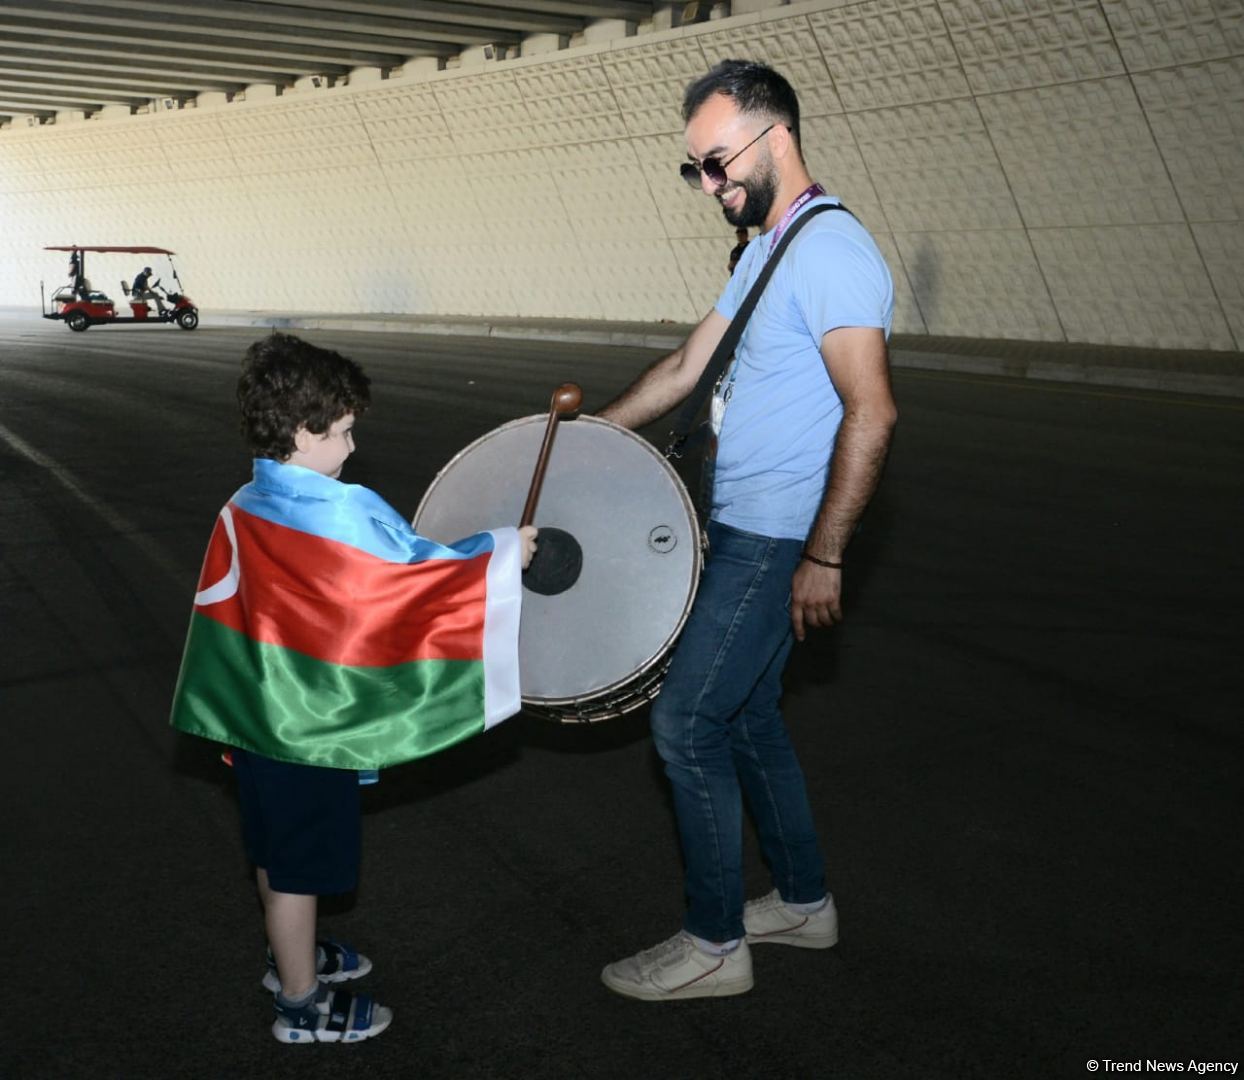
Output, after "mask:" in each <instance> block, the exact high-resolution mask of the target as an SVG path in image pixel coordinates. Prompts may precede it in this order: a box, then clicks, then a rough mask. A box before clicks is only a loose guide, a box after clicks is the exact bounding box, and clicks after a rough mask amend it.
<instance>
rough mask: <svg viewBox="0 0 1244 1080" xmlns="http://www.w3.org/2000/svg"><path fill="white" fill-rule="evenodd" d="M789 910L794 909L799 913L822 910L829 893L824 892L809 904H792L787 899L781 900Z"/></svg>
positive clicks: (827, 901) (808, 913)
mask: <svg viewBox="0 0 1244 1080" xmlns="http://www.w3.org/2000/svg"><path fill="white" fill-rule="evenodd" d="M783 903H785V904H786V906H787V907H788V908H790V909H791V911H796V912H798V913H799V914H800V915H815V914H816V913H817V912H818V911H824V910H825V905H826V904H828V903H829V893H826V894H825V895H824V896H822V897H821V898H820V899H819V900H814V901H812V903H810V904H792V903H790V902H789V901H783Z"/></svg>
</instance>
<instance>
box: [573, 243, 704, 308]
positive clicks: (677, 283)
mask: <svg viewBox="0 0 1244 1080" xmlns="http://www.w3.org/2000/svg"><path fill="white" fill-rule="evenodd" d="M581 273H582V275H583V278H584V279H586V281H587V282H588V283H589V284H590V286H591V288H593V289H594V290H595V292H596V295H597V297H598V298H599V300H600V304H601V310H602V311H603V312H604V314H603V315H602V316H601V317H602V318H606V319H636V318H637V319H650V320H653V321H657V320H660V319H670V320H672V321H673V322H696V321H698V320H699V318H700V316H701V315H703V314H704V312H702V311H697V310H695V308H694V307H693V306H692V303H691V298H690V295H689V293H688V290H687V284H686V281H685V279H684V278H683V275H682V273H681V271H680V270H679V266H678V261H677V259H676V258H675V256H674V251H673V249H672V247H671V246H670V245H669V244H651V243H647V242H644V241H634V242H628V241H621V240H615V241H609V242H602V243H600V244H598V245H596V246H594V247H593V249H592V258H591V259H590V260H588V261H587V262H586V263H585V264H584V265H583V267H582V268H581ZM628 312H636V313H638V314H628Z"/></svg>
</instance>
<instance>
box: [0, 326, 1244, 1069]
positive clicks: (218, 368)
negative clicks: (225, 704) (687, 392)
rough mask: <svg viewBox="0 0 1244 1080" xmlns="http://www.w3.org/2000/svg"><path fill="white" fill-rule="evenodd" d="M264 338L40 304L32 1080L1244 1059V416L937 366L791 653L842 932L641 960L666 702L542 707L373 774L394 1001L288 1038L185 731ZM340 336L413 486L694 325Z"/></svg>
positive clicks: (26, 1031)
mask: <svg viewBox="0 0 1244 1080" xmlns="http://www.w3.org/2000/svg"><path fill="white" fill-rule="evenodd" d="M258 334H259V332H258V331H255V330H253V329H213V328H212V327H211V326H210V325H204V327H203V328H202V329H200V330H199V331H197V332H195V333H192V334H188V333H183V332H181V331H179V330H176V329H174V328H171V327H149V328H136V329H127V328H120V327H112V328H96V329H92V330H91V331H89V332H88V333H86V334H81V335H75V334H72V333H70V332H69V331H68V330H67V329H66V328H64V327H63V326H61V325H59V324H47V323H42V322H39V321H38V320H37V319H35V320H25V321H19V320H8V321H3V322H0V476H2V477H3V482H2V483H0V507H2V511H3V512H2V513H0V633H2V634H3V648H2V650H0V770H3V772H2V777H3V782H2V784H0V792H2V795H0V799H2V802H0V806H2V808H3V829H2V832H0V837H2V844H0V867H2V868H3V873H2V874H0V881H2V884H0V898H2V899H3V909H2V911H0V918H2V922H0V925H2V927H3V941H4V943H3V947H0V958H2V962H3V970H4V984H5V991H6V993H5V994H4V996H3V998H0V1076H3V1077H4V1078H6V1080H43V1078H61V1077H64V1078H73V1080H77V1078H83V1080H96V1078H109V1080H111V1078H118V1080H147V1078H152V1080H164V1078H178V1080H179V1078H198V1077H204V1078H209V1077H210V1078H231V1080H237V1078H251V1077H254V1078H282V1077H293V1076H298V1077H332V1078H334V1080H347V1078H350V1077H367V1078H369V1080H376V1078H386V1077H421V1078H428V1080H442V1078H446V1080H449V1078H453V1080H457V1078H487V1080H491V1078H498V1080H500V1078H510V1077H513V1078H523V1080H540V1078H559V1080H560V1078H570V1080H573V1078H580V1077H582V1078H596V1077H602V1078H619V1080H632V1078H634V1080H646V1078H652V1080H682V1078H691V1080H698V1078H701V1077H703V1078H709V1077H712V1078H725V1080H734V1078H740V1080H750V1078H769V1077H773V1078H783V1080H786V1078H789V1080H804V1078H821V1077H835V1078H843V1080H857V1078H858V1080H864V1078H871V1077H877V1078H882V1080H897V1078H906V1077H912V1078H940V1077H954V1078H960V1077H991V1078H995V1077H996V1078H1006V1077H1023V1078H1027V1077H1034V1078H1046V1077H1050V1078H1058V1077H1078V1076H1082V1075H1085V1074H1086V1070H1087V1069H1089V1067H1090V1065H1089V1062H1090V1059H1091V1060H1092V1062H1093V1064H1096V1065H1097V1066H1098V1068H1099V1069H1100V1070H1101V1071H1103V1072H1109V1071H1110V1066H1109V1064H1108V1063H1111V1062H1113V1063H1116V1064H1117V1063H1120V1062H1127V1063H1131V1062H1137V1061H1141V1062H1144V1061H1147V1060H1150V1059H1152V1060H1155V1061H1162V1062H1173V1063H1181V1064H1183V1065H1184V1071H1190V1068H1189V1063H1195V1062H1223V1061H1239V1060H1240V1059H1241V1058H1242V1057H1244V1039H1242V1038H1241V1023H1240V1017H1241V1016H1244V1007H1242V1006H1244V1001H1242V995H1241V962H1242V961H1244V950H1242V949H1241V942H1242V938H1244V920H1242V919H1241V917H1240V902H1241V901H1240V898H1241V896H1242V895H1244V860H1242V859H1241V840H1240V837H1241V835H1242V832H1244V830H1242V829H1241V821H1240V817H1241V802H1242V800H1241V784H1240V777H1241V731H1240V718H1241V713H1242V710H1241V701H1242V700H1244V676H1242V674H1241V669H1242V667H1244V651H1242V649H1241V635H1240V621H1241V610H1244V545H1242V544H1241V524H1242V519H1244V504H1242V501H1241V477H1244V424H1242V423H1241V420H1242V419H1244V408H1242V406H1241V403H1239V402H1236V401H1231V400H1229V399H1213V400H1211V399H1195V398H1180V397H1172V396H1164V395H1160V394H1156V393H1145V392H1136V391H1122V390H1118V391H1116V390H1110V389H1106V388H1096V389H1082V388H1071V387H1066V386H1060V385H1057V384H1048V383H1047V384H1037V383H1026V382H1022V381H1007V380H1003V379H988V378H971V377H961V376H953V375H941V374H922V373H918V372H900V373H896V376H895V385H896V392H897V396H898V400H899V405H900V410H901V418H900V422H899V430H898V434H897V438H896V441H895V444H894V448H893V453H892V456H891V460H890V463H889V466H888V470H887V474H886V477H885V479H884V484H883V488H882V490H881V492H880V493H879V495H878V496H877V498H876V499H875V501H874V504H873V506H872V507H871V509H870V511H869V513H868V515H867V518H866V520H865V521H864V523H863V526H862V528H861V530H860V533H859V535H858V536H857V538H856V540H855V542H854V543H853V545H852V548H851V550H850V552H849V555H848V558H849V562H850V565H849V569H848V571H847V574H846V582H847V590H848V592H847V597H846V607H847V613H848V614H847V621H846V622H845V623H844V624H843V625H842V626H840V627H838V628H836V629H834V630H833V631H821V632H819V633H816V634H814V635H813V636H812V637H811V638H810V640H809V641H808V642H807V643H806V644H805V645H804V646H802V647H800V648H798V649H797V650H796V654H795V658H794V660H793V661H792V664H791V667H790V670H789V678H788V694H787V698H786V708H787V713H788V718H789V722H790V726H791V728H792V730H793V735H794V738H795V740H796V742H797V745H798V747H799V750H800V753H801V756H802V760H803V763H804V767H805V770H806V772H807V773H808V776H809V785H810V788H811V795H812V799H813V803H814V806H815V808H816V812H817V815H818V819H819V824H820V827H821V830H822V839H823V842H824V846H825V848H826V851H827V854H828V858H829V864H830V879H831V886H832V888H833V890H834V893H835V897H836V899H837V903H838V906H839V908H840V911H841V916H842V941H841V944H840V945H839V946H838V947H837V948H836V949H834V950H832V951H829V952H826V953H817V952H809V951H805V950H799V949H784V948H781V947H777V946H769V947H759V948H756V949H755V951H754V960H755V967H756V986H755V989H754V990H753V991H752V992H751V993H749V994H746V995H743V996H740V997H735V998H729V999H723V1000H719V1001H711V1000H710V1001H694V1002H685V1003H675V1004H656V1005H654V1004H647V1003H640V1002H633V1001H629V1000H626V999H623V998H620V997H617V996H615V995H613V994H611V993H610V992H609V991H607V990H606V989H605V988H604V987H603V986H602V985H601V983H600V981H599V971H600V968H601V967H602V966H603V965H604V964H605V963H607V962H609V961H611V960H614V959H617V958H619V957H621V956H624V955H627V954H629V953H631V952H634V951H637V950H638V949H641V948H645V947H648V946H651V945H654V944H656V943H657V942H658V941H660V940H663V939H664V938H665V937H667V936H669V935H670V934H672V933H673V932H674V931H675V930H676V929H677V927H678V925H679V920H680V917H681V911H682V907H681V904H682V901H681V895H680V893H681V890H680V870H679V856H678V853H677V848H676V844H675V836H674V826H673V821H672V818H671V813H670V805H669V800H668V796H667V792H666V785H665V780H664V777H663V775H662V773H661V769H660V765H659V763H658V761H657V760H656V758H655V755H654V753H653V751H652V747H651V743H650V741H649V739H648V736H647V730H646V716H645V714H644V713H643V712H640V713H637V714H634V715H632V716H628V717H626V718H623V719H620V720H613V721H607V722H604V723H601V724H598V725H591V726H572V725H558V724H553V723H550V722H548V721H545V720H540V719H537V718H535V717H529V716H521V717H518V718H515V719H514V720H512V721H510V722H508V723H506V724H504V725H502V726H501V727H500V728H499V729H497V730H496V731H494V732H491V733H489V734H488V735H485V736H482V737H480V738H477V739H475V740H473V741H471V742H469V743H467V744H464V745H463V746H460V747H458V748H456V749H454V750H452V751H450V752H447V753H445V754H442V755H439V756H437V757H434V758H431V759H426V760H424V761H422V762H418V763H415V764H412V765H407V766H403V767H401V768H396V769H393V770H390V771H388V772H386V773H385V774H384V777H383V780H382V782H381V783H380V785H379V786H378V787H377V788H375V789H372V790H369V791H368V792H367V793H366V811H365V820H364V856H363V878H362V885H361V887H360V889H359V892H358V894H357V896H356V897H355V898H353V899H351V900H347V901H333V902H330V903H327V904H326V905H325V911H324V918H323V924H324V929H326V930H328V931H331V932H332V933H334V934H335V935H336V936H338V937H341V938H342V939H344V940H348V941H351V942H353V943H354V944H355V945H357V946H358V947H359V948H360V949H362V951H364V952H366V953H367V954H368V955H370V956H371V957H372V958H373V960H374V961H375V970H374V972H373V973H372V975H370V976H369V977H368V979H367V980H366V982H365V983H364V984H363V985H364V986H365V987H366V988H368V989H371V990H372V991H373V992H374V993H375V995H376V997H377V998H378V999H379V1000H380V1001H381V1002H383V1003H385V1004H388V1005H390V1006H391V1007H392V1008H393V1009H394V1010H395V1013H396V1018H395V1021H394V1023H393V1026H392V1028H391V1029H390V1030H389V1031H388V1032H387V1033H386V1034H385V1035H383V1036H382V1037H381V1038H379V1039H377V1040H375V1041H373V1042H369V1043H366V1044H362V1045H359V1046H353V1047H334V1046H321V1047H308V1048H301V1047H292V1046H281V1045H278V1044H277V1043H276V1042H275V1041H274V1040H273V1039H272V1037H271V1036H270V1034H269V1033H268V1025H269V1023H270V1020H271V1013H270V1005H269V1004H268V1002H267V1001H266V999H265V995H264V993H263V991H262V990H261V989H260V986H259V978H260V976H261V975H262V972H263V963H262V954H263V944H264V942H263V936H262V927H261V923H260V918H259V912H258V907H257V902H256V900H255V897H254V891H253V885H252V882H251V880H250V878H249V876H248V867H247V866H246V865H245V862H244V859H243V856H242V854H241V847H240V842H239V836H238V823H237V811H236V806H235V802H234V796H233V792H232V788H231V778H230V775H229V772H228V770H227V769H225V768H224V767H222V766H221V765H220V764H219V762H218V759H217V751H216V749H214V748H213V747H211V746H210V745H208V744H205V743H202V742H199V741H198V740H195V739H193V738H191V737H187V736H181V735H176V734H174V733H173V732H172V731H171V730H170V729H169V727H168V724H167V714H168V706H169V698H170V694H171V691H172V686H173V682H174V679H175V676H176V671H177V665H178V660H179V657H180V651H181V647H182V640H183V635H184V632H185V629H186V625H187V621H188V617H189V610H190V602H191V596H192V594H193V591H194V587H195V582H196V579H197V574H198V568H199V562H200V559H201V556H202V552H203V548H204V545H205V544H206V541H207V537H208V533H209V530H210V528H211V525H212V522H213V519H214V517H215V515H216V513H217V511H218V509H219V507H220V506H221V504H222V503H223V502H224V500H225V499H226V498H227V497H228V496H229V495H230V494H231V493H232V491H233V490H234V489H235V488H236V487H237V486H238V485H239V484H240V483H242V482H244V481H245V480H246V479H247V477H248V474H249V462H248V460H247V458H246V456H245V453H244V450H243V448H242V445H241V443H240V440H239V438H238V436H237V433H236V419H235V406H234V401H233V388H234V383H235V380H236V377H237V370H238V362H239V359H240V357H241V354H242V352H243V350H244V348H245V346H246V344H247V343H249V342H250V341H251V340H254V338H255V337H256V336H258ZM306 336H307V337H308V338H309V339H311V340H314V341H316V342H318V343H321V344H325V345H328V346H331V347H334V348H338V349H340V350H341V351H343V352H345V353H347V354H348V355H351V356H353V357H355V358H356V359H358V360H360V361H361V362H362V363H363V364H364V365H365V367H366V368H367V370H368V372H369V374H370V375H371V377H372V379H373V389H374V394H375V405H374V407H373V409H372V410H371V411H370V412H369V413H368V414H367V416H366V417H365V418H363V419H362V420H361V421H360V423H359V425H358V428H357V432H356V433H357V436H358V439H357V441H358V451H357V453H356V455H355V456H354V458H352V459H351V461H350V462H349V464H348V465H347V471H346V474H345V478H346V479H348V480H353V481H357V482H361V483H365V484H368V485H370V486H372V487H374V488H376V489H377V490H379V491H380V492H381V493H382V494H383V495H384V496H385V497H386V498H387V499H388V500H389V501H390V502H392V503H393V504H394V505H396V506H398V507H400V508H404V509H409V510H411V511H413V510H414V508H415V506H416V505H417V504H418V501H419V498H420V496H421V494H422V492H423V491H424V490H425V489H426V487H427V485H428V484H429V482H430V481H431V479H432V478H433V476H434V475H435V474H436V472H437V470H438V469H439V468H440V467H441V466H442V465H443V464H444V463H445V462H446V461H447V460H448V459H449V458H450V457H451V456H452V455H453V454H454V453H456V452H457V451H458V450H459V449H461V448H462V447H464V446H466V445H467V444H468V443H469V442H471V441H472V440H473V439H475V438H476V437H477V436H479V435H481V434H483V433H484V432H486V431H488V430H490V429H492V428H494V427H496V426H497V425H499V424H501V423H503V422H505V421H507V420H509V419H511V418H513V417H515V416H520V415H528V414H532V413H537V412H540V411H541V410H542V409H543V408H545V407H546V403H547V401H548V398H549V394H550V392H551V391H552V389H553V388H554V387H555V386H556V385H557V384H559V383H560V382H562V381H564V380H568V379H570V380H573V381H576V382H578V383H580V384H581V385H582V386H583V388H584V393H585V408H586V409H588V410H591V409H593V408H595V407H598V406H600V405H601V404H603V403H604V402H605V400H607V399H608V398H609V397H610V396H611V395H612V394H613V393H614V392H616V391H617V390H618V389H620V388H621V387H622V386H623V385H624V384H625V383H626V382H627V381H629V379H630V378H631V377H632V376H633V375H634V374H635V373H636V372H637V371H638V370H640V368H641V367H642V366H643V365H644V364H646V363H647V362H649V361H650V360H651V359H652V358H653V355H654V354H652V353H646V352H644V351H642V350H637V349H625V348H603V347H602V348H593V347H589V346H582V345H566V344H549V343H540V342H526V343H523V342H502V341H496V340H478V339H470V338H461V337H460V338H452V339H450V338H445V339H439V338H429V337H426V336H423V335H419V336H405V335H398V334H370V335H369V334H353V335H350V334H345V333H334V332H308V333H307V334H306ZM599 512H600V513H602V514H608V513H610V512H611V509H610V504H609V500H608V498H607V493H605V492H602V494H601V503H600V511H599ZM600 618H601V620H607V618H608V613H606V612H602V613H600ZM573 629H574V628H572V632H573ZM598 631H599V628H598V627H585V628H581V632H585V633H586V632H598ZM748 852H749V855H748V857H749V862H748V869H747V880H748V886H749V892H750V893H752V894H755V893H759V892H763V891H767V889H768V883H767V879H766V876H765V871H764V868H763V866H762V865H761V864H760V862H759V859H758V857H757V855H756V850H755V845H754V843H753V842H752V841H751V840H750V839H749V848H748Z"/></svg>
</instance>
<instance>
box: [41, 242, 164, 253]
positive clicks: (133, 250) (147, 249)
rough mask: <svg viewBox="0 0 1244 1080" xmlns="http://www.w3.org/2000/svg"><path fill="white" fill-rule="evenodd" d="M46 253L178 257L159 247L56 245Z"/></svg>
mask: <svg viewBox="0 0 1244 1080" xmlns="http://www.w3.org/2000/svg"><path fill="white" fill-rule="evenodd" d="M43 250H44V251H123V252H125V254H127V255H176V254H177V252H175V251H169V250H168V248H158V247H113V246H110V245H104V246H102V247H99V246H96V247H92V246H90V245H88V244H54V245H51V246H49V247H45V248H44V249H43Z"/></svg>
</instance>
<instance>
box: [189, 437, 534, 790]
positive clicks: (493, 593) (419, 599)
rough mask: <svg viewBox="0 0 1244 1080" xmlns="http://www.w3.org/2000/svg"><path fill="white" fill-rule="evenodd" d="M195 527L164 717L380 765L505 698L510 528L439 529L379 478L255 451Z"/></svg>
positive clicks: (290, 750)
mask: <svg viewBox="0 0 1244 1080" xmlns="http://www.w3.org/2000/svg"><path fill="white" fill-rule="evenodd" d="M254 465H255V471H254V479H253V480H252V482H251V483H249V484H247V485H246V486H244V487H243V488H241V489H240V490H239V491H238V492H237V493H236V494H235V495H234V496H233V498H232V499H230V500H229V503H228V504H227V505H226V506H225V508H224V509H223V510H221V512H220V516H219V518H218V519H217V521H216V527H215V529H214V531H213V532H212V538H211V541H210V542H209V544H208V549H207V555H206V557H205V559H204V562H203V571H202V574H201V575H200V578H199V590H198V592H197V594H196V596H195V602H194V613H193V615H192V616H191V622H190V633H189V636H188V638H187V640H186V649H185V654H184V656H183V658H182V664H181V674H180V675H179V677H178V680H177V689H176V692H175V695H174V700H173V713H172V723H173V726H174V727H176V728H177V729H179V730H181V731H185V732H189V733H191V734H194V735H201V736H203V737H204V738H206V739H212V740H215V741H217V742H222V743H227V744H229V745H231V746H240V747H243V748H244V749H247V750H252V751H254V752H255V753H257V754H262V755H264V756H265V757H270V758H276V759H278V760H281V761H295V762H301V763H303V764H307V765H324V766H331V767H334V768H340V769H379V768H383V767H386V766H389V765H396V764H398V763H400V762H403V761H410V760H412V759H414V758H418V757H423V756H424V755H426V754H431V753H435V752H436V751H438V750H442V749H444V748H445V747H447V746H451V745H453V744H454V743H456V742H459V741H461V740H462V739H464V738H466V737H468V736H470V735H473V734H476V733H478V732H481V731H484V730H485V729H486V728H489V727H492V726H493V725H494V724H497V723H500V721H502V720H504V719H505V718H506V717H508V716H512V715H513V714H514V713H516V712H518V710H519V708H520V707H521V700H520V697H519V682H518V625H519V615H520V611H521V605H522V583H521V566H520V559H521V549H520V544H519V540H518V534H517V531H516V530H514V529H508V528H507V529H498V530H496V531H494V532H484V533H479V534H477V535H476V536H471V537H468V538H467V539H465V540H462V541H459V542H458V543H456V544H453V545H450V546H445V545H442V544H438V543H435V542H434V541H431V540H427V539H425V538H423V537H421V536H419V535H418V534H417V533H415V532H414V530H413V529H411V527H410V525H409V524H407V522H406V520H405V518H403V517H402V516H401V515H399V514H398V513H397V511H396V510H394V509H393V508H392V507H391V506H389V505H388V503H386V502H385V501H384V500H383V499H381V498H380V496H378V495H377V494H376V493H375V492H373V491H370V490H369V489H368V488H365V487H360V486H359V485H357V484H343V483H341V482H340V481H338V480H334V479H332V478H331V477H327V476H322V475H320V474H319V473H316V472H313V471H312V470H310V469H304V468H301V467H299V466H297V465H282V464H279V463H278V462H275V461H270V460H267V459H256V461H255V463H254Z"/></svg>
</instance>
